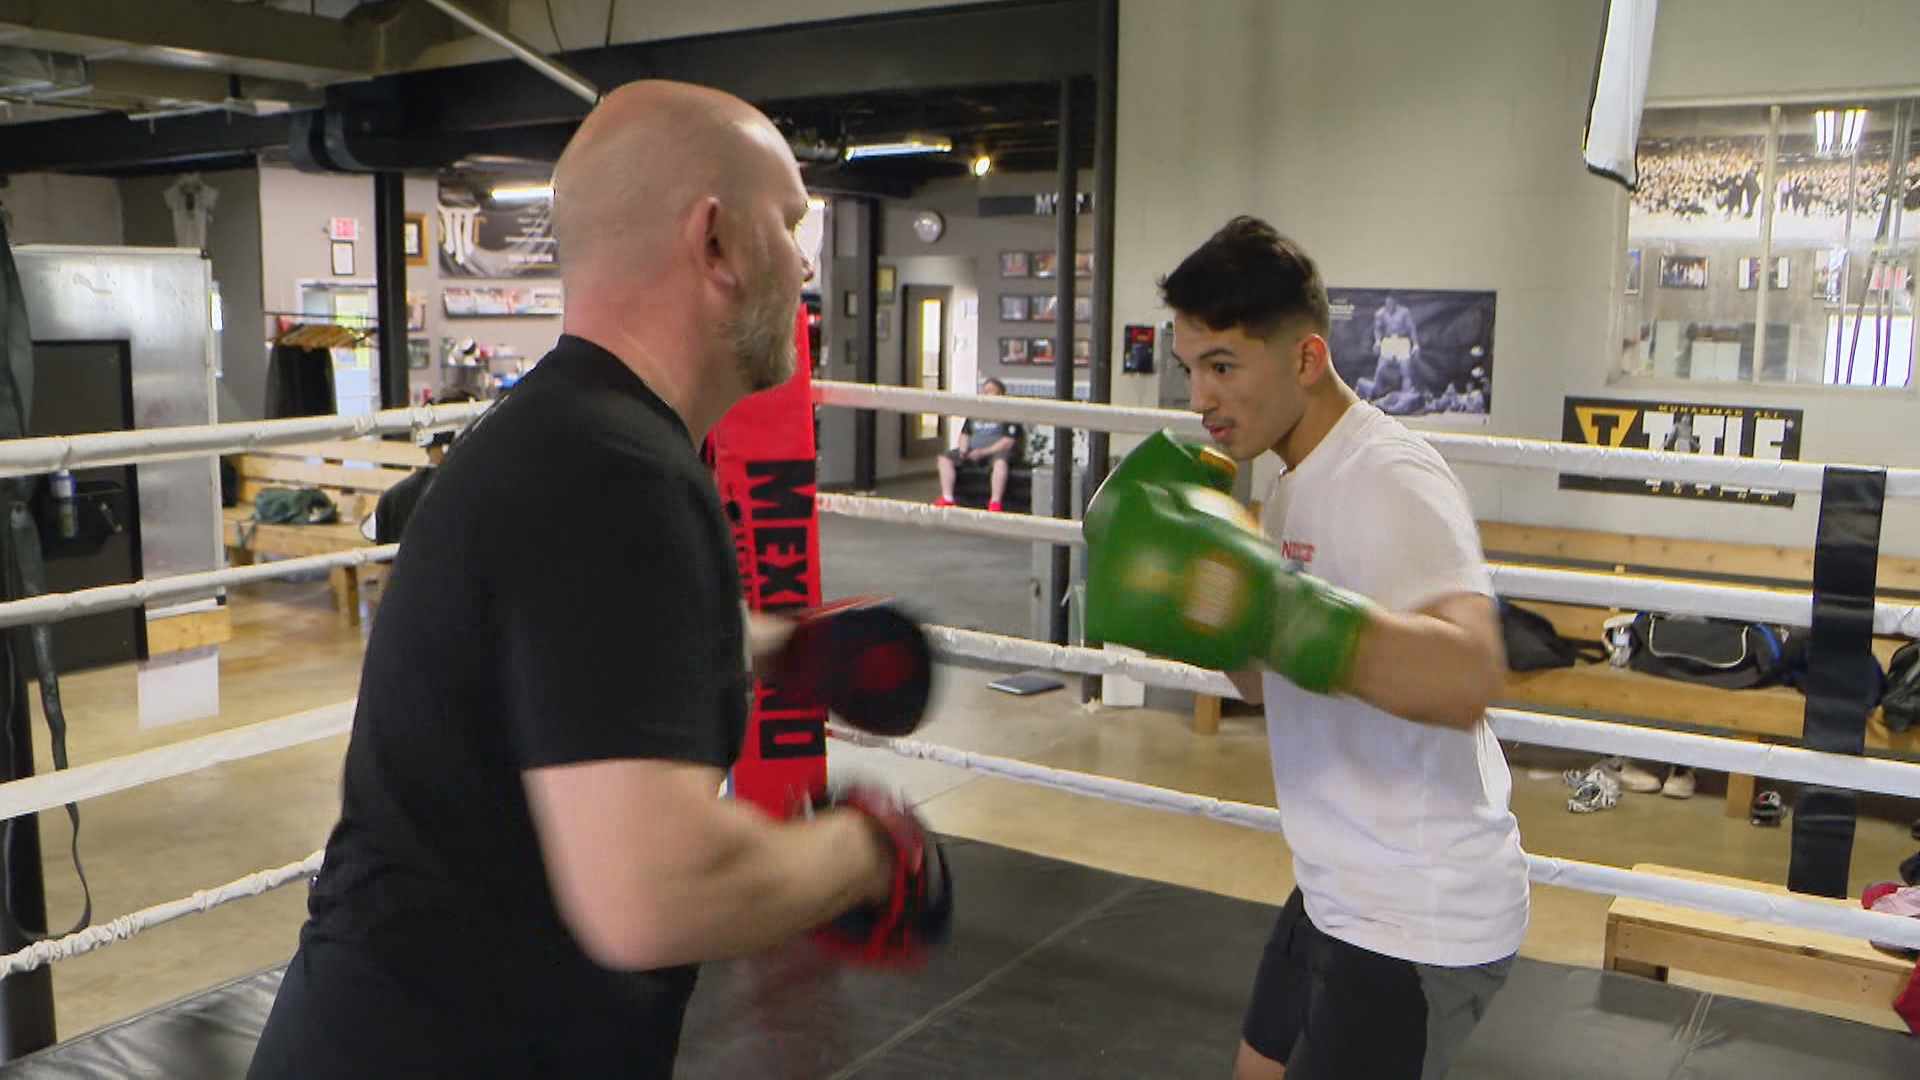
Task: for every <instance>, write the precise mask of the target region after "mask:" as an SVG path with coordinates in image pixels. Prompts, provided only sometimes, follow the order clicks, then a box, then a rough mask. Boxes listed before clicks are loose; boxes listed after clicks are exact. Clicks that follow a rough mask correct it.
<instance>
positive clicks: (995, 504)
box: [987, 499, 1000, 514]
mask: <svg viewBox="0 0 1920 1080" xmlns="http://www.w3.org/2000/svg"><path fill="white" fill-rule="evenodd" d="M987 512H988V513H990V514H997V513H999V512H1000V501H999V500H998V499H995V500H994V501H992V502H990V503H988V504H987Z"/></svg>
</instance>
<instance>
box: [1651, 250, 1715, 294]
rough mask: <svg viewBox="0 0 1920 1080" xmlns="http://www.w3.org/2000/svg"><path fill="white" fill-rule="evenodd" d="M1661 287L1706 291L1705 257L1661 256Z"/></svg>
mask: <svg viewBox="0 0 1920 1080" xmlns="http://www.w3.org/2000/svg"><path fill="white" fill-rule="evenodd" d="M1660 287H1661V288H1663V289H1704V288H1706V287H1707V257H1706V256H1705V255H1662V256H1660Z"/></svg>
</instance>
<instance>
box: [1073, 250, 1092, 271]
mask: <svg viewBox="0 0 1920 1080" xmlns="http://www.w3.org/2000/svg"><path fill="white" fill-rule="evenodd" d="M1073 276H1074V277H1077V278H1090V277H1092V276H1093V252H1091V251H1076V252H1074V253H1073Z"/></svg>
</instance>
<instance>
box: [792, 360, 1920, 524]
mask: <svg viewBox="0 0 1920 1080" xmlns="http://www.w3.org/2000/svg"><path fill="white" fill-rule="evenodd" d="M813 400H814V403H815V404H817V405H838V406H842V407H846V408H854V409H879V410H883V411H886V412H900V413H941V414H944V415H947V416H967V417H973V418H976V419H980V420H1010V421H1014V422H1017V423H1023V424H1044V425H1052V426H1059V427H1074V428H1085V429H1088V430H1093V431H1107V432H1114V433H1117V434H1129V435H1149V434H1152V433H1153V432H1156V431H1160V430H1163V429H1166V430H1171V431H1173V432H1175V433H1177V434H1179V435H1184V436H1191V437H1194V438H1202V439H1203V438H1205V437H1206V431H1205V429H1204V428H1203V427H1202V426H1201V424H1200V418H1199V417H1198V416H1196V415H1194V414H1193V413H1191V412H1182V411H1179V410H1174V409H1142V408H1131V407H1122V406H1117V405H1095V404H1089V403H1085V402H1071V401H1058V400H1055V399H1052V398H1019V397H1010V396H1007V395H1005V394H994V395H987V394H956V393H953V392H951V391H947V390H909V389H906V388H904V387H894V386H873V385H870V384H867V383H850V382H838V381H832V380H820V381H817V382H815V383H814V384H813ZM1414 433H1415V434H1417V435H1419V436H1420V437H1422V438H1424V439H1426V440H1427V441H1428V442H1430V443H1432V444H1433V447H1434V449H1436V450H1438V451H1440V453H1441V455H1442V456H1444V457H1445V458H1446V459H1447V460H1449V461H1452V462H1457V463H1462V464H1475V465H1499V466H1505V467H1509V468H1516V469H1546V470H1552V471H1555V472H1577V473H1581V474H1583V475H1587V476H1605V477H1620V478H1628V479H1634V480H1656V479H1657V480H1679V481H1686V482H1691V483H1701V484H1724V485H1727V486H1729V487H1744V488H1749V489H1752V490H1758V491H1801V492H1813V493H1816V494H1817V493H1818V492H1819V491H1820V488H1821V483H1822V473H1823V471H1824V469H1825V465H1824V464H1820V463H1815V462H1800V461H1759V460H1755V459H1752V458H1731V457H1715V456H1710V455H1705V454H1675V453H1670V452H1667V451H1660V450H1630V449H1625V448H1615V447H1600V446H1581V445H1578V444H1575V443H1561V442H1550V441H1547V440H1544V439H1515V438H1507V437H1504V436H1494V435H1458V434H1453V433H1450V432H1435V431H1419V430H1416V431H1415V432H1414ZM1884 471H1885V472H1886V474H1887V497H1888V498H1890V499H1912V498H1920V469H1886V470H1884Z"/></svg>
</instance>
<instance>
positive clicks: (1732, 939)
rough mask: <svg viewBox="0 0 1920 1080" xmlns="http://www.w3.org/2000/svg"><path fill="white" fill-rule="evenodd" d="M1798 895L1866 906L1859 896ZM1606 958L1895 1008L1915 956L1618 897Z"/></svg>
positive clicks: (1618, 965)
mask: <svg viewBox="0 0 1920 1080" xmlns="http://www.w3.org/2000/svg"><path fill="white" fill-rule="evenodd" d="M1634 869H1635V870H1637V871H1640V872H1643V873H1648V874H1658V875H1661V876H1663V877H1671V878H1680V879H1682V880H1686V881H1699V882H1706V883H1708V884H1713V885H1730V886H1734V887H1737V888H1745V889H1753V890H1757V891H1760V892H1765V893H1770V894H1773V895H1776V896H1784V895H1790V894H1789V893H1788V890H1786V889H1785V888H1783V887H1781V886H1778V885H1767V884H1762V883H1760V882H1754V881H1744V880H1741V879H1739V878H1730V877H1722V876H1720V875H1717V874H1708V873H1703V872H1701V871H1697V870H1680V869H1675V868H1673V867H1669V866H1659V865H1655V864H1651V863H1641V864H1638V865H1636V866H1635V867H1634ZM1791 895H1797V896H1799V898H1800V899H1803V900H1812V901H1816V902H1819V903H1826V904H1838V905H1841V906H1844V907H1852V908H1856V909H1857V908H1858V907H1859V905H1858V903H1857V902H1854V901H1847V900H1834V899H1830V898H1827V897H1816V896H1805V895H1803V894H1791ZM1604 962H1605V965H1606V967H1607V969H1608V970H1609V971H1621V972H1626V973H1628V974H1632V975H1642V976H1645V977H1647V978H1651V979H1658V980H1660V981H1662V982H1664V981H1666V978H1667V973H1668V972H1669V971H1670V970H1680V971H1690V972H1694V973H1695V974H1699V975H1711V976H1715V977H1719V978H1725V979H1733V980H1735V981H1738V982H1744V983H1752V984H1754V985H1757V986H1769V987H1773V988H1774V989H1778V990H1790V991H1793V992H1795V993H1801V994H1809V995H1812V996H1815V997H1820V998H1825V999H1827V1000H1830V1001H1840V1002H1845V1003H1846V1004H1849V1005H1862V1006H1868V1007H1875V1008H1881V1009H1886V1010H1888V1011H1889V1012H1891V1011H1892V1006H1893V999H1894V998H1895V997H1897V996H1898V995H1899V993H1900V991H1901V989H1902V988H1903V987H1905V986H1906V983H1907V979H1908V978H1909V977H1910V976H1911V975H1912V972H1913V961H1911V960H1902V959H1900V958H1899V957H1897V956H1892V955H1890V954H1888V953H1884V952H1881V951H1880V950H1879V949H1876V948H1874V947H1873V946H1872V945H1871V944H1870V943H1868V942H1866V941H1864V940H1862V939H1860V938H1850V937H1846V936H1843V935H1840V934H1834V933H1829V932H1826V931H1823V930H1804V929H1801V928H1800V927H1797V926H1785V925H1781V924H1779V923H1771V922H1764V921H1761V920H1758V919H1746V918H1741V917H1739V916H1735V915H1724V914H1719V913H1717V912H1711V911H1700V910H1697V909H1694V908H1688V907H1679V906H1676V905H1672V904H1661V903H1656V902H1654V901H1651V900H1635V899H1630V898H1628V897H1620V898H1617V899H1615V900H1614V901H1613V903H1612V904H1610V905H1609V906H1608V907H1607V938H1606V947H1605V953H1604Z"/></svg>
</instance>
